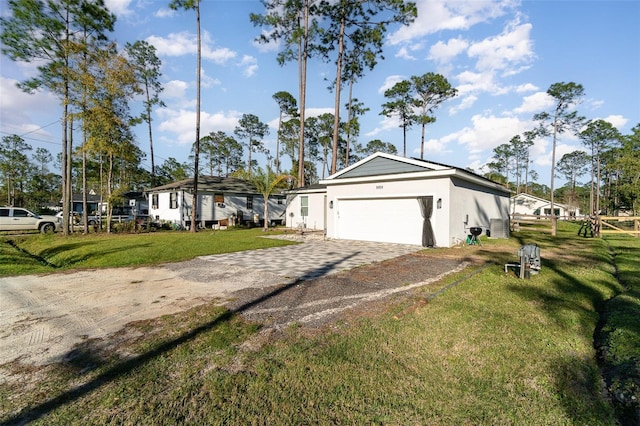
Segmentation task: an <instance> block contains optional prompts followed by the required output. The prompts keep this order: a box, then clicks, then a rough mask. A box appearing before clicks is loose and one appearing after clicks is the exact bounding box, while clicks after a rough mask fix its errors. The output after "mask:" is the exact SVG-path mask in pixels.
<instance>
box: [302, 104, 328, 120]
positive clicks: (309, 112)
mask: <svg viewBox="0 0 640 426" xmlns="http://www.w3.org/2000/svg"><path fill="white" fill-rule="evenodd" d="M334 112H335V109H333V108H330V107H323V108H322V107H321V108H318V107H316V108H305V110H304V116H305V118H309V117H318V116H319V115H322V114H333V113H334Z"/></svg>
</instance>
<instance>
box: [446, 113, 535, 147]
mask: <svg viewBox="0 0 640 426" xmlns="http://www.w3.org/2000/svg"><path fill="white" fill-rule="evenodd" d="M471 123H472V126H471V127H465V128H463V129H461V130H459V131H458V132H455V133H452V134H450V135H448V136H447V137H446V138H445V140H456V141H458V143H459V144H461V145H465V146H466V147H467V150H468V152H470V153H478V152H482V151H485V150H493V148H495V147H496V146H498V145H500V144H503V143H507V142H509V140H511V138H512V137H514V136H515V135H519V134H521V133H522V132H524V131H525V130H528V129H530V127H531V125H530V123H528V122H525V121H521V120H520V119H518V118H516V117H496V116H494V115H480V114H476V115H474V116H473V117H472V118H471Z"/></svg>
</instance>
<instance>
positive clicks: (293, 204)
mask: <svg viewBox="0 0 640 426" xmlns="http://www.w3.org/2000/svg"><path fill="white" fill-rule="evenodd" d="M302 197H307V199H308V207H309V208H308V215H307V216H306V217H303V216H302V214H301V207H302V206H301V201H300V200H301V198H302ZM325 198H326V193H325V192H324V191H309V192H304V191H301V192H298V193H292V194H290V195H289V196H288V197H287V205H286V212H285V216H286V226H287V228H294V229H297V228H304V229H312V230H316V231H320V230H324V229H325V211H326V210H327V206H326V205H325Z"/></svg>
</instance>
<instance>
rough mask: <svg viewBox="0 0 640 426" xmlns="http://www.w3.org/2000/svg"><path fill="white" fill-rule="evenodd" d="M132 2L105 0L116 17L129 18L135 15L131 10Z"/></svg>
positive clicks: (129, 0)
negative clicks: (128, 16)
mask: <svg viewBox="0 0 640 426" xmlns="http://www.w3.org/2000/svg"><path fill="white" fill-rule="evenodd" d="M131 1H132V0H105V2H104V3H105V6H107V8H108V9H109V11H111V13H113V14H115V15H116V16H127V15H131V14H133V10H132V9H131V8H130V5H131Z"/></svg>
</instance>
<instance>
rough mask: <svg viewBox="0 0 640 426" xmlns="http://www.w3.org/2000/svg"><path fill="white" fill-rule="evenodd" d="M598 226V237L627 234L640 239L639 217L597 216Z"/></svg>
mask: <svg viewBox="0 0 640 426" xmlns="http://www.w3.org/2000/svg"><path fill="white" fill-rule="evenodd" d="M614 223H615V225H614ZM598 224H599V234H600V235H602V234H629V235H631V236H633V237H640V216H598Z"/></svg>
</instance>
